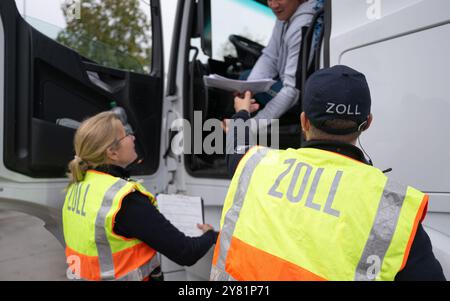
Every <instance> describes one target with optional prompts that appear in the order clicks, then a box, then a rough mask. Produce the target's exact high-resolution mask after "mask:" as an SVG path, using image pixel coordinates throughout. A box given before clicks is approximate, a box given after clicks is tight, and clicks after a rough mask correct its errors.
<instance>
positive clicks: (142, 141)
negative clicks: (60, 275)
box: [0, 0, 167, 242]
mask: <svg viewBox="0 0 450 301" xmlns="http://www.w3.org/2000/svg"><path fill="white" fill-rule="evenodd" d="M150 2H151V4H150V5H149V6H146V9H148V10H149V13H150V16H151V45H152V47H151V59H150V58H149V60H148V62H144V65H145V66H144V67H143V68H142V70H141V71H135V70H132V68H129V69H128V70H127V69H124V68H120V67H114V66H113V67H111V66H110V65H111V64H107V63H105V62H104V61H102V62H98V61H96V60H94V59H91V58H88V57H85V56H83V55H82V54H80V51H79V50H78V49H73V48H70V47H67V46H65V45H63V44H62V43H60V42H57V41H56V39H54V38H51V37H49V36H48V35H46V34H44V32H43V31H42V30H39V29H38V28H37V27H36V26H32V25H31V24H30V22H27V21H29V20H28V19H27V20H26V19H24V18H23V17H22V16H21V14H20V13H19V11H18V8H17V6H16V3H15V1H14V0H6V1H1V2H0V16H1V22H0V66H1V69H0V72H1V75H0V115H1V116H2V117H1V118H2V120H3V122H2V123H0V137H1V139H0V143H1V147H0V209H7V210H17V211H21V212H24V213H27V214H30V215H33V216H36V217H38V218H40V219H42V220H43V221H44V222H45V224H46V228H47V229H48V230H50V232H52V233H53V234H54V235H55V236H56V237H57V238H58V239H59V240H60V241H61V242H63V239H62V230H61V212H60V211H61V209H60V208H61V207H62V205H63V202H64V188H65V186H66V185H67V178H66V176H65V173H66V170H67V164H68V162H69V161H70V160H71V159H72V158H73V156H74V152H73V142H72V141H73V137H74V133H75V129H74V128H76V127H73V126H71V125H70V123H74V124H76V123H77V122H81V121H83V120H84V119H86V118H88V117H90V116H93V115H95V114H97V113H100V112H102V111H106V110H110V109H111V104H112V103H115V104H117V105H118V106H120V107H122V108H124V109H125V111H126V113H127V116H128V122H129V123H130V125H131V126H132V128H133V130H134V133H135V136H136V150H137V152H138V154H139V156H140V158H141V159H142V163H141V164H139V165H136V168H134V169H133V172H132V174H133V175H134V176H135V177H139V178H143V179H144V184H145V185H146V187H148V188H149V189H150V190H151V191H152V192H154V193H157V192H160V191H162V190H163V189H165V185H166V182H167V173H166V170H165V168H164V166H165V164H164V163H163V162H162V161H161V160H160V158H161V157H162V156H161V154H162V153H163V151H162V149H163V148H165V147H163V146H162V145H161V132H162V116H163V76H164V68H163V64H164V60H163V41H162V28H161V14H160V2H159V0H151V1H150ZM150 10H151V12H150ZM81 12H83V11H81ZM81 20H82V16H81ZM81 20H80V22H81ZM34 24H35V25H36V24H37V23H36V22H34ZM47 27H48V26H47ZM77 38H80V39H86V38H87V37H81V36H79V37H78V36H77ZM94 40H96V39H95V38H92V41H94ZM93 43H94V42H93ZM89 45H90V47H96V45H95V43H94V44H89ZM101 45H102V47H103V48H102V49H99V51H100V53H101V51H104V52H105V53H109V55H110V56H111V57H112V58H113V59H114V58H118V57H119V56H121V59H123V58H124V56H125V59H132V58H128V57H126V53H119V52H118V51H117V50H116V49H112V48H108V45H105V44H101ZM150 66H151V67H150ZM61 120H63V121H66V122H61ZM67 121H69V122H67Z"/></svg>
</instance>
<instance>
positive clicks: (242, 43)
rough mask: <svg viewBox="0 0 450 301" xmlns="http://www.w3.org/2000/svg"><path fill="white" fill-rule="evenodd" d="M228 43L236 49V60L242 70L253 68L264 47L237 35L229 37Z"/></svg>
mask: <svg viewBox="0 0 450 301" xmlns="http://www.w3.org/2000/svg"><path fill="white" fill-rule="evenodd" d="M228 39H229V40H230V42H231V43H232V44H233V45H234V47H235V48H236V52H237V54H238V60H239V61H240V62H241V63H242V65H243V67H244V68H253V66H254V65H255V63H256V61H257V60H258V58H259V57H260V56H261V54H262V50H263V49H264V46H263V45H261V44H258V43H256V42H253V41H251V40H249V39H247V38H244V37H242V36H238V35H231V36H230V37H229V38H228Z"/></svg>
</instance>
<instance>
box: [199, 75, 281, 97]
mask: <svg viewBox="0 0 450 301" xmlns="http://www.w3.org/2000/svg"><path fill="white" fill-rule="evenodd" d="M203 81H204V83H205V86H207V87H211V88H219V89H222V90H226V91H231V92H239V93H244V92H245V91H251V92H252V93H254V94H256V93H261V92H267V91H269V90H270V87H272V85H273V84H275V83H276V81H274V80H273V79H258V80H235V79H229V78H226V77H223V76H220V75H217V74H212V75H208V76H206V75H205V76H203Z"/></svg>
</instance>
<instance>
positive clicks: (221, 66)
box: [183, 0, 331, 178]
mask: <svg viewBox="0 0 450 301" xmlns="http://www.w3.org/2000/svg"><path fill="white" fill-rule="evenodd" d="M244 2H246V3H247V4H245V3H244ZM326 2H329V1H317V3H318V4H317V7H316V12H315V15H314V17H313V20H312V22H311V24H310V26H308V27H303V28H299V29H298V30H300V31H302V44H301V49H300V52H299V59H298V67H297V76H296V79H297V89H298V90H299V91H300V92H301V91H302V90H303V89H302V87H303V85H304V84H305V82H306V79H307V78H308V76H309V75H310V74H312V73H313V72H314V71H316V70H318V69H320V68H321V67H323V66H327V65H328V64H329V61H328V57H329V56H328V55H327V53H328V43H327V39H326V37H327V36H328V37H329V33H330V30H331V28H330V27H327V26H326V25H327V24H329V20H330V14H331V3H328V4H327V3H326ZM240 3H241V5H242V6H248V9H254V10H258V9H259V10H265V11H266V14H267V13H268V14H272V12H271V10H270V8H269V7H268V6H267V1H265V0H259V1H256V0H252V1H240ZM212 5H217V6H218V5H219V4H217V3H215V1H211V0H199V1H198V2H197V4H196V9H195V10H194V13H193V15H192V18H191V19H192V22H191V45H189V48H190V55H189V57H186V62H185V64H186V65H187V68H186V70H188V74H186V79H187V80H186V81H185V86H184V87H183V88H184V89H185V92H186V94H185V95H188V97H186V98H185V99H184V102H185V103H184V108H185V111H184V117H183V118H184V119H186V120H189V121H191V124H192V120H193V116H194V111H200V112H201V116H202V119H203V120H202V124H203V123H204V122H205V121H206V120H208V119H219V120H223V119H226V118H231V116H232V115H233V114H234V101H233V100H234V96H233V94H232V93H230V92H227V91H223V90H220V89H216V88H209V87H205V85H204V82H203V76H205V75H210V74H218V75H221V76H224V77H227V78H231V79H239V78H240V76H241V74H242V73H243V72H245V71H248V70H251V69H252V68H253V66H254V65H255V63H256V61H257V60H258V58H259V57H260V56H261V54H262V50H263V49H264V47H265V45H262V44H261V43H259V42H257V41H254V40H252V39H251V38H249V37H246V36H243V35H239V34H237V33H233V34H230V35H228V36H227V39H228V41H226V42H228V47H229V48H231V49H232V50H234V51H230V53H231V54H230V53H228V54H223V53H222V54H223V55H222V57H218V56H217V55H216V54H215V53H214V52H217V47H213V44H218V42H216V41H215V40H214V37H215V36H217V35H220V34H221V33H220V32H218V30H216V31H214V28H215V26H214V25H215V23H214V22H219V20H217V19H215V18H214V7H212ZM216 9H217V8H216ZM274 20H275V19H274ZM234 21H235V22H240V23H242V24H241V26H242V27H243V28H245V27H246V24H245V22H251V20H250V19H244V20H240V19H237V20H234ZM272 24H274V23H272ZM222 25H223V24H222ZM263 30H265V32H266V33H271V31H272V28H270V27H268V28H266V29H263ZM222 35H223V34H222ZM251 35H252V34H250V33H247V36H251ZM267 37H270V34H269V35H268V36H267ZM198 40H200V43H198ZM301 98H302V97H301V96H300V97H299V99H298V101H297V104H296V105H295V106H294V107H293V108H291V109H290V110H289V111H288V112H286V113H285V114H284V115H283V116H282V117H281V118H280V120H279V129H280V135H279V146H280V148H281V149H287V148H299V147H300V146H301V129H300V121H299V120H300V117H299V116H300V113H301V111H302V110H301ZM210 133H211V132H206V131H204V132H203V135H202V137H203V139H205V137H207V136H208V135H209V134H210ZM192 134H193V133H192ZM223 145H225V142H223ZM269 146H270V145H269ZM185 165H186V169H187V171H188V172H189V173H190V174H191V175H192V176H194V177H208V178H228V177H229V175H228V173H227V169H226V164H225V155H224V154H214V155H208V154H194V151H191V152H190V154H186V155H185Z"/></svg>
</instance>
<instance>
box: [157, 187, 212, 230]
mask: <svg viewBox="0 0 450 301" xmlns="http://www.w3.org/2000/svg"><path fill="white" fill-rule="evenodd" d="M156 200H157V202H158V209H159V211H160V212H161V213H162V214H163V215H164V216H165V218H167V219H168V220H169V221H170V222H171V223H172V224H173V225H174V226H175V227H177V228H178V230H180V231H181V232H183V233H184V234H185V235H187V236H192V237H196V236H201V235H202V234H203V232H202V230H200V229H198V228H197V224H203V223H204V217H203V200H202V198H201V197H193V196H186V195H178V194H158V196H157V198H156Z"/></svg>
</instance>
